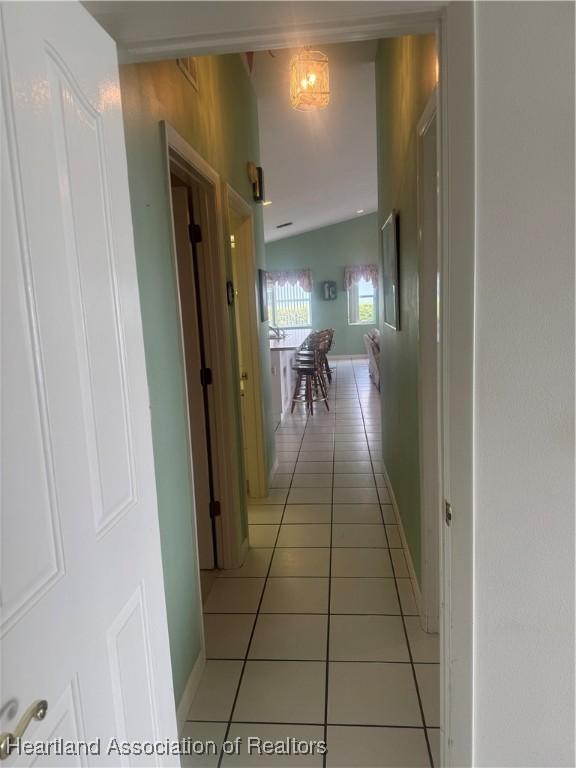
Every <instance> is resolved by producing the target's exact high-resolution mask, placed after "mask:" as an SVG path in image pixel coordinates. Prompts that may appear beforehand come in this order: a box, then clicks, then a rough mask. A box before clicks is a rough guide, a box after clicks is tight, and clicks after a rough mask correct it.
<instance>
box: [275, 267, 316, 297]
mask: <svg viewBox="0 0 576 768" xmlns="http://www.w3.org/2000/svg"><path fill="white" fill-rule="evenodd" d="M266 279H267V281H268V282H269V283H273V284H277V285H280V286H283V285H286V283H288V284H289V285H299V286H300V288H302V290H303V291H306V293H310V292H311V291H312V270H310V269H285V270H281V271H279V272H267V274H266Z"/></svg>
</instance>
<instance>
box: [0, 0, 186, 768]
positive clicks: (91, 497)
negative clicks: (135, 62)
mask: <svg viewBox="0 0 576 768" xmlns="http://www.w3.org/2000/svg"><path fill="white" fill-rule="evenodd" d="M1 14H2V16H1V21H2V28H1V30H0V31H1V33H2V34H1V35H0V57H1V61H0V73H1V77H2V98H1V102H0V103H1V113H0V144H1V185H2V188H1V204H2V209H1V263H2V276H1V290H2V294H1V311H2V316H1V317H2V319H1V339H2V342H1V365H2V391H1V415H0V418H1V467H2V469H1V484H2V497H1V498H2V507H1V524H2V536H1V542H2V543H1V557H2V605H1V617H0V619H1V625H0V626H1V630H0V631H1V665H2V668H1V675H2V678H1V688H0V691H1V699H0V718H1V719H0V731H13V730H14V729H15V727H16V725H17V723H18V721H19V719H20V718H21V716H22V714H23V712H24V711H25V710H26V708H27V707H28V706H29V705H30V704H31V703H32V702H33V701H35V700H38V699H46V700H47V701H48V712H47V715H46V717H45V718H44V720H42V721H41V722H38V721H36V720H33V721H32V723H31V724H30V727H29V728H28V730H27V732H26V737H29V738H30V739H34V740H37V739H43V740H44V739H50V738H57V737H62V738H64V739H95V738H98V737H100V738H101V739H102V744H101V749H102V751H103V754H102V755H101V756H100V758H98V757H97V756H92V757H90V758H86V757H75V756H69V757H67V758H55V757H54V756H52V757H44V758H39V759H38V758H36V757H24V756H20V757H18V756H17V755H12V756H10V757H9V758H8V759H7V760H6V763H5V764H6V765H31V764H32V763H34V764H40V765H55V764H57V765H86V764H88V763H90V764H98V765H100V764H102V765H110V766H118V765H130V764H146V765H148V764H158V765H169V764H170V765H174V764H179V763H178V758H175V757H156V756H154V757H146V758H141V759H138V758H136V757H133V756H132V757H130V756H125V757H122V758H120V757H119V756H118V755H117V754H116V753H114V752H113V753H112V754H109V755H107V754H106V748H107V746H108V739H110V738H112V737H118V738H119V739H129V740H149V739H160V738H166V737H168V738H173V737H175V736H176V720H175V711H174V697H173V690H172V683H171V669H170V657H169V647H168V634H167V624H166V609H165V602H164V587H163V578H162V567H161V559H160V539H159V530H158V519H157V508H156V492H155V481H154V464H153V456H152V443H151V432H150V414H149V402H148V393H147V384H146V371H145V367H144V350H143V342H142V326H141V316H140V307H139V297H138V287H137V280H136V269H135V260H134V246H133V238H132V223H131V215H130V205H129V198H128V182H127V172H126V155H125V147H124V133H123V126H122V111H121V104H120V89H119V81H118V67H117V58H116V47H115V44H114V42H113V41H112V40H111V39H110V38H109V37H108V35H107V34H106V33H105V32H104V31H103V30H102V29H101V28H100V27H99V26H98V25H97V24H96V22H95V21H94V20H93V19H92V17H91V16H90V15H89V14H88V13H87V12H86V11H85V10H84V8H82V6H81V5H79V4H76V3H38V4H32V3H30V4H28V3H24V4H20V3H8V4H4V5H2V7H1Z"/></svg>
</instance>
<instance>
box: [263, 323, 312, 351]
mask: <svg viewBox="0 0 576 768" xmlns="http://www.w3.org/2000/svg"><path fill="white" fill-rule="evenodd" d="M310 334H311V331H310V329H308V328H303V329H302V330H296V331H287V332H286V338H284V339H270V351H274V350H278V351H281V350H289V349H298V347H299V346H300V345H301V344H303V343H304V342H305V341H306V339H307V338H308V336H310Z"/></svg>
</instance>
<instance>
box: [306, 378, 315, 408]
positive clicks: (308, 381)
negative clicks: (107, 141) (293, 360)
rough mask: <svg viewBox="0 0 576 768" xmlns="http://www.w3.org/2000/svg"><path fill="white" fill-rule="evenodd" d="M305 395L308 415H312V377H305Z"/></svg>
mask: <svg viewBox="0 0 576 768" xmlns="http://www.w3.org/2000/svg"><path fill="white" fill-rule="evenodd" d="M306 389H307V392H306V395H307V398H308V405H309V409H310V415H311V416H313V415H314V395H313V393H312V376H306Z"/></svg>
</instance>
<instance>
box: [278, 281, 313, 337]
mask: <svg viewBox="0 0 576 768" xmlns="http://www.w3.org/2000/svg"><path fill="white" fill-rule="evenodd" d="M268 307H269V311H270V323H271V325H275V326H277V327H278V328H310V327H311V326H312V292H311V291H305V290H304V289H303V288H302V287H301V286H300V284H299V283H296V284H295V285H290V283H285V284H284V285H278V283H268Z"/></svg>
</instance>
